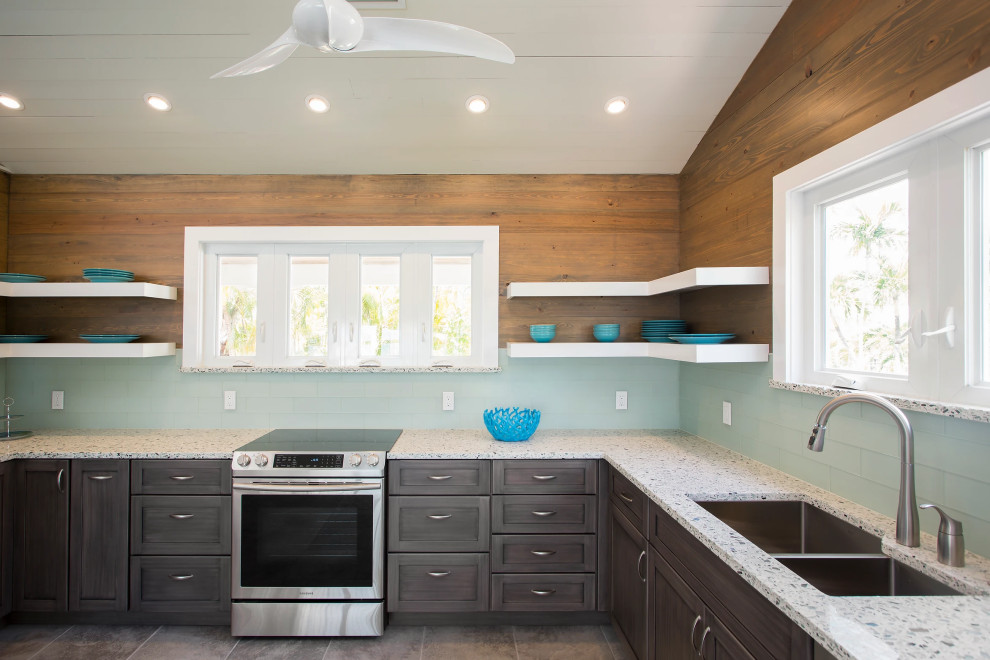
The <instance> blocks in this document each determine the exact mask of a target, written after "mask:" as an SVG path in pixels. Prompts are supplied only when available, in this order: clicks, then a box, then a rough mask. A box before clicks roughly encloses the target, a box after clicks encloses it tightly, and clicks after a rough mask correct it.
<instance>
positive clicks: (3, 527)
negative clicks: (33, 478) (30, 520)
mask: <svg viewBox="0 0 990 660" xmlns="http://www.w3.org/2000/svg"><path fill="white" fill-rule="evenodd" d="M13 467H14V463H11V462H10V461H4V462H3V463H0V617H3V616H7V614H9V613H10V611H11V609H13V608H12V603H11V601H12V599H13V595H14V593H13V589H12V584H11V576H12V569H13V563H14V557H13V555H14V519H13V511H14V508H13V506H12V502H13V500H12V494H13V491H14V488H13V482H14V470H13Z"/></svg>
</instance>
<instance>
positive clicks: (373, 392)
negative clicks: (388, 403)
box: [365, 374, 453, 398]
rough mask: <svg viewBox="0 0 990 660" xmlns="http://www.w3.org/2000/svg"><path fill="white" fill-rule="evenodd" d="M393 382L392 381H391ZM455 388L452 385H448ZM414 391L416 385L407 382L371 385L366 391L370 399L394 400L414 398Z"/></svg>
mask: <svg viewBox="0 0 990 660" xmlns="http://www.w3.org/2000/svg"><path fill="white" fill-rule="evenodd" d="M396 375H397V376H403V375H405V374H396ZM390 380H391V379H390ZM448 385H450V386H451V387H453V384H452V383H448ZM413 389H414V384H413V382H411V381H407V382H382V383H376V384H374V385H369V386H368V387H367V388H366V389H365V396H367V397H369V398H372V397H373V398H392V397H404V396H412V394H413Z"/></svg>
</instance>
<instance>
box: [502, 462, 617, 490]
mask: <svg viewBox="0 0 990 660" xmlns="http://www.w3.org/2000/svg"><path fill="white" fill-rule="evenodd" d="M596 463H597V461H594V460H587V461H571V460H566V461H495V464H494V466H493V468H494V473H493V475H492V479H493V484H494V488H495V490H494V491H493V492H494V493H497V494H505V495H519V494H526V493H533V494H541V493H544V494H548V495H549V494H552V493H560V494H575V495H581V494H586V495H594V494H595V493H596V492H598V490H597V486H598V470H597V467H596Z"/></svg>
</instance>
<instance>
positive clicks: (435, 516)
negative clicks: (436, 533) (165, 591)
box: [426, 513, 454, 520]
mask: <svg viewBox="0 0 990 660" xmlns="http://www.w3.org/2000/svg"><path fill="white" fill-rule="evenodd" d="M453 515H454V514H452V513H435V514H433V515H428V516H426V517H427V518H429V519H430V520H446V519H447V518H450V517H452V516H453Z"/></svg>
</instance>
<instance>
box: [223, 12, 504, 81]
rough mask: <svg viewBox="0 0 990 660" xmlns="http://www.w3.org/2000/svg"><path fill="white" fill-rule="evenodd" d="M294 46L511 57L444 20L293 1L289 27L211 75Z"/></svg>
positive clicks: (277, 59) (255, 64) (266, 60)
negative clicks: (373, 13)
mask: <svg viewBox="0 0 990 660" xmlns="http://www.w3.org/2000/svg"><path fill="white" fill-rule="evenodd" d="M299 46H310V47H311V48H315V49H316V50H318V51H320V52H321V53H363V52H368V51H374V50H416V51H428V52H434V53H451V54H454V55H467V56H470V57H480V58H483V59H486V60H494V61H496V62H505V63H506V64H512V63H513V62H515V60H516V56H515V55H514V54H513V52H512V50H511V49H510V48H509V47H508V46H506V45H505V44H503V43H502V42H501V41H499V40H498V39H495V38H494V37H490V36H488V35H487V34H484V33H482V32H478V31H477V30H472V29H470V28H466V27H462V26H460V25H452V24H450V23H441V22H439V21H423V20H419V19H414V18H384V17H379V18H365V17H363V16H361V14H359V13H358V11H357V10H356V9H355V8H354V7H353V6H352V5H351V3H349V2H348V1H347V0H299V2H298V3H297V4H296V6H295V8H294V9H293V10H292V26H291V27H290V28H289V29H288V30H286V31H285V33H284V34H282V36H281V37H279V38H278V39H276V40H275V41H274V42H273V43H272V44H270V45H269V46H268V47H267V48H265V49H264V50H262V51H261V52H260V53H257V54H255V55H252V56H251V57H249V58H247V59H246V60H244V61H243V62H238V63H237V64H235V65H234V66H232V67H230V68H228V69H224V70H223V71H221V72H219V73H215V74H213V75H212V76H210V77H211V78H229V77H231V76H249V75H251V74H254V73H260V72H262V71H265V70H267V69H270V68H272V67H273V66H275V65H277V64H281V63H282V62H284V61H285V60H287V59H288V58H289V56H290V55H292V53H293V52H295V50H296V48H298V47H299Z"/></svg>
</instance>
